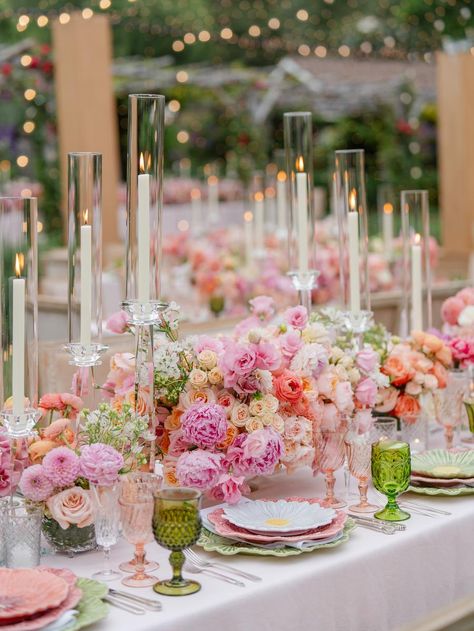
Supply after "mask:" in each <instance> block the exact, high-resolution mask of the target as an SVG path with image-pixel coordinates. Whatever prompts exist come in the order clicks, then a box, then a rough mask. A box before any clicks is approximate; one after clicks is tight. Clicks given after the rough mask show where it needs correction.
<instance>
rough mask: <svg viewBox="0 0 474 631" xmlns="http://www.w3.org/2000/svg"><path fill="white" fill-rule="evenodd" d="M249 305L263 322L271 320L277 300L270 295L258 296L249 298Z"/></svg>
mask: <svg viewBox="0 0 474 631" xmlns="http://www.w3.org/2000/svg"><path fill="white" fill-rule="evenodd" d="M249 305H250V310H251V312H252V314H253V315H254V316H256V317H257V318H259V320H262V321H263V322H265V321H268V320H270V319H271V318H272V317H273V315H274V314H275V310H276V305H275V301H274V300H273V298H271V297H270V296H256V297H255V298H252V300H249Z"/></svg>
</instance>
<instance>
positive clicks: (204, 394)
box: [179, 388, 216, 410]
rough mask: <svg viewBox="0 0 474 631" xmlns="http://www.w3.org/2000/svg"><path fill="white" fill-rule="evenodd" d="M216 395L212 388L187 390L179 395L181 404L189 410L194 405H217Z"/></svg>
mask: <svg viewBox="0 0 474 631" xmlns="http://www.w3.org/2000/svg"><path fill="white" fill-rule="evenodd" d="M215 401H216V395H215V392H214V391H213V390H211V388H199V389H194V388H193V389H192V390H185V391H184V392H182V393H181V394H180V395H179V404H180V406H181V407H182V408H184V409H185V410H187V409H188V408H189V407H190V406H191V405H193V404H194V403H215Z"/></svg>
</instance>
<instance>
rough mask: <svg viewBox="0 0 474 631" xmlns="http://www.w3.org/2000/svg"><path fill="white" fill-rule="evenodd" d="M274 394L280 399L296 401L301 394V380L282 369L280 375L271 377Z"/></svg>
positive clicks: (290, 401)
mask: <svg viewBox="0 0 474 631" xmlns="http://www.w3.org/2000/svg"><path fill="white" fill-rule="evenodd" d="M273 385H274V386H275V395H276V397H277V399H279V400H280V401H287V402H288V403H296V401H298V400H299V399H301V396H302V394H303V382H302V381H301V379H300V378H299V377H297V376H296V375H294V374H293V373H292V372H290V371H289V370H284V371H283V372H282V373H281V375H279V376H278V377H275V378H274V379H273Z"/></svg>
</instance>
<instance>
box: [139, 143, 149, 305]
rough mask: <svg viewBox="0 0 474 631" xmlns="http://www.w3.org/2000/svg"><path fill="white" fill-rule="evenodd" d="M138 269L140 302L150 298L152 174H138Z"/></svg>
mask: <svg viewBox="0 0 474 631" xmlns="http://www.w3.org/2000/svg"><path fill="white" fill-rule="evenodd" d="M140 169H141V170H142V171H144V170H145V164H144V159H143V154H141V155H140ZM137 215H138V216H137V230H138V264H137V267H138V270H137V283H138V291H137V297H138V300H139V301H140V302H147V301H148V300H150V176H149V175H148V174H147V173H140V174H139V176H138V213H137Z"/></svg>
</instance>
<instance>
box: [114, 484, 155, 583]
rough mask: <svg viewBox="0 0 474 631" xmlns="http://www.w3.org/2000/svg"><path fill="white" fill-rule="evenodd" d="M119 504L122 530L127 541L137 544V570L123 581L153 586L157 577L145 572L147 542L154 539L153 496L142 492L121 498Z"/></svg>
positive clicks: (135, 565)
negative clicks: (152, 523) (129, 498)
mask: <svg viewBox="0 0 474 631" xmlns="http://www.w3.org/2000/svg"><path fill="white" fill-rule="evenodd" d="M119 504H120V514H121V519H122V532H123V534H124V536H125V538H126V539H127V541H128V542H129V543H131V544H132V545H135V559H134V561H135V564H134V567H135V571H134V573H133V575H132V576H127V577H126V578H124V579H122V583H123V584H124V585H127V586H128V587H151V586H152V585H154V584H155V583H156V577H154V576H151V575H150V574H146V573H145V544H146V543H148V542H150V541H151V540H152V539H153V534H152V530H151V521H152V517H153V497H152V496H151V495H148V494H147V493H143V492H142V493H138V494H137V495H136V497H135V498H134V499H132V500H131V501H127V500H125V499H123V498H120V500H119Z"/></svg>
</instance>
